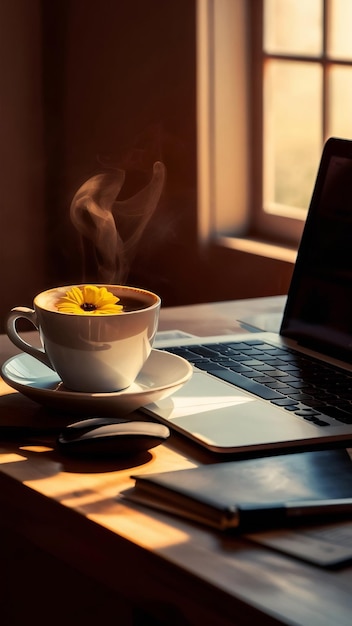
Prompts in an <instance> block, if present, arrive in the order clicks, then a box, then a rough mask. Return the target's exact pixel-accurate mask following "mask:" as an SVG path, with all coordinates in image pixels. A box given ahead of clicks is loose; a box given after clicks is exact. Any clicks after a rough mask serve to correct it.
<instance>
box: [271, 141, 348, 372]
mask: <svg viewBox="0 0 352 626" xmlns="http://www.w3.org/2000/svg"><path fill="white" fill-rule="evenodd" d="M280 333H281V334H282V335H283V336H285V337H290V338H292V339H295V340H296V341H298V343H300V344H301V345H304V346H307V347H310V348H314V349H317V350H319V351H320V352H324V353H325V354H328V355H330V356H333V357H337V358H341V359H344V360H345V361H348V362H352V141H348V140H344V139H335V138H331V139H329V140H328V141H327V142H326V144H325V146H324V150H323V154H322V158H321V163H320V167H319V171H318V175H317V179H316V184H315V188H314V192H313V195H312V200H311V204H310V207H309V211H308V216H307V220H306V224H305V228H304V231H303V235H302V239H301V243H300V246H299V250H298V255H297V261H296V264H295V269H294V272H293V275H292V281H291V285H290V289H289V293H288V298H287V305H286V308H285V312H284V315H283V320H282V325H281V330H280Z"/></svg>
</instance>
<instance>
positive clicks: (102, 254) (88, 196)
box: [70, 161, 166, 284]
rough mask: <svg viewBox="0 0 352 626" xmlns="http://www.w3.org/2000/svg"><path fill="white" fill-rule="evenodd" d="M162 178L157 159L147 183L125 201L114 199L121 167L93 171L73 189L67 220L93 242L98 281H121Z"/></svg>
mask: <svg viewBox="0 0 352 626" xmlns="http://www.w3.org/2000/svg"><path fill="white" fill-rule="evenodd" d="M165 177H166V168H165V166H164V164H163V163H161V162H160V161H157V162H156V163H154V166H153V176H152V178H151V180H150V182H149V183H148V184H147V185H146V186H145V187H144V188H143V189H141V190H140V191H139V192H138V193H136V194H135V195H134V196H131V197H130V198H128V199H127V200H117V197H118V195H119V193H120V191H121V188H122V186H123V184H124V181H125V171H124V170H114V171H109V172H105V173H102V174H97V175H96V176H93V177H92V178H89V179H88V180H87V181H86V182H85V183H84V184H83V185H82V186H81V187H80V188H79V189H78V191H77V192H76V194H75V196H74V198H73V200H72V202H71V207H70V215H71V220H72V223H73V224H74V226H75V228H76V229H77V231H78V232H79V233H80V235H81V236H82V237H83V238H86V239H87V240H88V241H90V242H91V243H92V245H93V248H94V253H95V257H96V260H97V265H98V271H99V279H100V280H101V282H103V283H120V284H123V283H124V282H125V280H126V278H127V274H128V270H129V264H130V262H131V259H132V258H133V255H134V253H135V251H136V249H137V246H138V242H139V241H140V238H141V236H142V234H143V231H144V229H145V227H146V226H147V223H148V222H149V220H150V218H151V216H152V215H153V213H154V211H155V209H156V207H157V205H158V202H159V200H160V196H161V193H162V191H163V187H164V183H165Z"/></svg>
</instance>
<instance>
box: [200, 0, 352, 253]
mask: <svg viewBox="0 0 352 626" xmlns="http://www.w3.org/2000/svg"><path fill="white" fill-rule="evenodd" d="M198 9H199V10H198V17H199V22H198V28H199V32H198V34H199V38H198V42H199V48H198V51H199V68H200V69H201V68H203V81H202V72H200V75H199V81H200V84H199V87H200V88H201V87H202V88H203V92H202V91H201V89H199V95H200V103H201V102H202V101H203V103H204V101H205V99H203V97H202V96H201V94H202V93H203V96H204V86H206V90H205V91H206V92H207V96H208V98H207V102H208V111H207V117H206V116H205V115H204V108H203V110H202V109H200V108H199V110H198V113H199V114H200V126H199V128H200V135H202V128H203V126H204V127H205V126H206V119H207V120H208V125H207V128H208V131H207V132H208V137H207V142H206V144H204V143H203V144H202V142H201V139H200V146H199V148H200V154H202V158H203V161H204V160H205V161H206V162H207V167H208V172H207V176H208V182H207V183H204V170H203V171H202V169H201V170H200V191H201V195H200V197H201V200H203V201H204V200H205V202H204V206H206V205H207V206H208V210H207V211H206V212H205V213H206V219H205V218H204V215H203V218H202V220H201V232H203V234H204V233H208V235H209V234H212V235H215V236H219V235H220V236H221V235H225V236H226V237H233V236H235V237H248V236H251V237H252V238H254V239H266V240H271V241H275V240H276V241H279V242H283V243H288V244H291V245H292V244H297V243H298V240H299V237H300V235H301V232H302V228H303V224H304V220H305V217H306V213H307V208H308V205H309V200H310V196H311V193H312V190H313V185H314V180H315V176H316V172H317V168H318V164H319V159H320V155H321V151H322V147H323V143H324V141H325V140H326V139H327V137H329V136H332V135H334V136H340V137H346V138H352V113H351V111H352V38H351V36H350V24H351V23H352V2H351V0H247V1H246V0H199V5H198ZM202 26H203V29H202ZM202 33H203V35H202ZM202 37H203V38H202ZM201 42H203V47H201V46H200V44H201ZM205 42H206V43H205ZM201 52H202V53H203V56H202V55H201ZM205 68H207V83H206V85H205V83H204V72H205ZM202 120H203V126H202ZM209 121H210V122H211V123H210V124H209ZM204 122H205V124H204ZM205 145H206V147H207V150H204V148H205ZM203 165H204V163H203ZM209 180H210V181H211V182H210V183H209ZM202 181H203V183H202ZM205 184H207V185H208V187H209V185H210V190H209V189H208V192H207V193H208V195H207V194H206V192H205ZM201 213H204V212H203V210H202V211H201Z"/></svg>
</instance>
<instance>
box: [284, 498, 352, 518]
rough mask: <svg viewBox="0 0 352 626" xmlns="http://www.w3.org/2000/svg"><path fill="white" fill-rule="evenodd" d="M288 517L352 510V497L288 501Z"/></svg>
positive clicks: (286, 505) (331, 513) (286, 507)
mask: <svg viewBox="0 0 352 626" xmlns="http://www.w3.org/2000/svg"><path fill="white" fill-rule="evenodd" d="M285 509H286V516H287V517H301V516H307V515H309V516H310V515H333V514H334V513H335V514H338V513H348V512H349V511H351V512H352V498H340V499H332V500H314V501H311V500H307V501H304V500H303V501H302V502H292V503H291V502H288V503H287V504H285Z"/></svg>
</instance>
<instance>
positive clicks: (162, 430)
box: [57, 417, 170, 457]
mask: <svg viewBox="0 0 352 626" xmlns="http://www.w3.org/2000/svg"><path fill="white" fill-rule="evenodd" d="M169 436H170V430H169V429H168V428H167V426H164V425H163V424H158V423H157V422H144V421H137V420H136V421H133V420H127V419H118V418H112V419H109V418H107V417H93V418H89V419H84V420H81V421H79V422H75V423H73V424H70V425H69V426H66V427H65V428H64V430H63V431H62V432H61V433H60V435H59V436H58V439H57V448H58V450H60V451H61V452H62V453H65V454H70V455H78V456H85V457H97V456H99V457H107V456H109V457H111V456H126V455H133V454H137V453H138V452H143V451H146V450H150V449H151V448H155V446H158V445H160V444H161V443H163V442H164V441H166V440H167V439H168V437H169Z"/></svg>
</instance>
